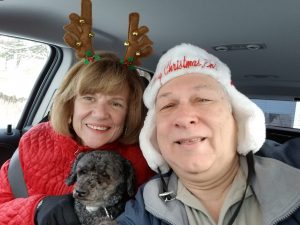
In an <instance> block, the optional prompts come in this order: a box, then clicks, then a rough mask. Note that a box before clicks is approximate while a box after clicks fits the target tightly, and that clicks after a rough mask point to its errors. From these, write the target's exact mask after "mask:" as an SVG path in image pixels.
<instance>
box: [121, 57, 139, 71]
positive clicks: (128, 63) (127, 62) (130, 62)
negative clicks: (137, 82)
mask: <svg viewBox="0 0 300 225" xmlns="http://www.w3.org/2000/svg"><path fill="white" fill-rule="evenodd" d="M120 62H121V64H123V65H126V66H127V67H128V69H130V70H134V69H136V67H135V65H134V64H133V62H134V58H133V57H128V59H127V60H124V59H121V60H120Z"/></svg>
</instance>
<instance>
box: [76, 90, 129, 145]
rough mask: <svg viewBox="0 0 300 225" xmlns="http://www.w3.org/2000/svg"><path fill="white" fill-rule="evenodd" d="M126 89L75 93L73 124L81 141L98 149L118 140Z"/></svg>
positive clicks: (121, 128)
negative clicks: (115, 91)
mask: <svg viewBox="0 0 300 225" xmlns="http://www.w3.org/2000/svg"><path fill="white" fill-rule="evenodd" d="M128 95H129V93H128V91H127V90H126V91H125V90H124V91H122V92H120V93H118V94H114V95H106V94H101V93H97V94H90V95H88V94H87V95H83V96H76V97H75V103H74V113H73V120H72V125H73V128H74V130H75V132H76V134H77V136H78V137H79V138H80V140H81V142H82V143H81V144H83V145H86V146H89V147H90V148H98V147H101V146H102V145H105V144H107V143H111V142H113V141H115V140H116V139H118V138H119V137H120V136H121V135H122V133H123V130H124V124H125V120H126V115H127V109H128Z"/></svg>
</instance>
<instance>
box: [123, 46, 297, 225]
mask: <svg viewBox="0 0 300 225" xmlns="http://www.w3.org/2000/svg"><path fill="white" fill-rule="evenodd" d="M144 102H145V105H146V106H147V107H148V109H149V111H148V115H147V118H146V120H145V123H144V127H143V129H142V131H141V134H140V145H141V148H142V151H143V154H144V156H145V158H146V160H147V162H148V164H149V166H150V167H151V168H152V169H153V170H154V171H156V172H158V173H159V174H160V176H158V177H156V178H154V179H152V180H150V181H149V182H148V183H147V184H146V185H145V186H144V187H143V188H141V190H140V192H139V193H138V194H137V196H136V201H131V202H129V203H128V204H127V207H126V210H125V212H124V214H122V215H121V216H120V217H119V218H118V219H117V222H118V224H178V225H183V224H226V225H227V224H233V223H235V224H239V225H240V224H241V225H242V224H256V225H259V224H276V223H278V224H300V222H299V221H300V189H299V188H298V187H299V185H300V170H298V169H296V168H293V167H291V166H288V165H286V164H283V163H282V162H280V161H277V160H274V159H270V158H262V157H259V156H253V153H255V152H257V151H258V150H260V149H261V147H262V145H263V143H264V141H265V124H264V115H263V112H262V111H261V110H260V109H259V108H258V107H257V106H256V105H255V104H254V103H253V102H252V101H251V100H250V99H248V98H247V97H246V96H244V95H243V94H242V93H240V92H239V91H237V90H236V88H235V87H234V86H233V85H232V84H231V74H230V70H229V68H228V67H227V66H226V65H225V64H224V63H222V62H221V61H220V60H219V59H217V58H216V57H214V56H213V55H211V54H209V53H207V52H206V51H204V50H203V49H200V48H198V47H196V46H193V45H190V44H181V45H178V46H175V47H174V48H172V49H170V50H169V51H168V52H167V53H165V54H164V55H163V56H162V57H161V59H160V61H159V63H158V65H157V69H156V72H155V74H154V77H153V78H152V81H151V82H150V84H149V86H148V87H147V89H146V91H145V93H144ZM298 164H300V162H298ZM298 166H299V165H298ZM162 174H164V176H163V175H162ZM279 222H280V223H279Z"/></svg>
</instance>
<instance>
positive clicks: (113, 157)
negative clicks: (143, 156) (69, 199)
mask: <svg viewBox="0 0 300 225" xmlns="http://www.w3.org/2000/svg"><path fill="white" fill-rule="evenodd" d="M66 183H67V184H68V185H72V184H74V183H75V185H74V189H73V197H74V198H75V212H76V214H77V216H78V218H79V220H80V222H81V224H82V225H96V224H97V225H99V224H115V223H114V222H113V219H114V218H116V217H117V216H118V215H119V214H120V213H121V212H123V211H124V207H125V203H126V200H128V198H130V197H132V196H133V195H134V192H135V188H134V187H135V175H134V169H133V167H132V165H131V163H130V161H128V160H127V159H125V158H123V157H122V156H121V155H119V154H118V153H116V152H113V151H102V150H96V151H91V152H85V153H80V154H79V155H78V156H77V158H76V160H75V161H74V163H73V167H72V170H71V173H70V175H69V176H68V178H67V180H66ZM105 221H111V222H112V223H109V222H105Z"/></svg>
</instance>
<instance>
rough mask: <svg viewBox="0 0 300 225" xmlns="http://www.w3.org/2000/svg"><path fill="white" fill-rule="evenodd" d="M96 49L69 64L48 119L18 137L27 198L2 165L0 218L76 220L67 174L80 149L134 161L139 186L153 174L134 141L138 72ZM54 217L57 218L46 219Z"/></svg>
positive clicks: (140, 112) (139, 116)
mask: <svg viewBox="0 0 300 225" xmlns="http://www.w3.org/2000/svg"><path fill="white" fill-rule="evenodd" d="M99 55H100V57H101V59H100V60H98V61H97V60H95V61H94V62H90V63H88V64H87V65H86V64H84V62H83V61H82V60H81V61H79V62H78V63H76V64H75V65H74V66H73V67H72V68H71V69H70V71H69V72H68V74H67V75H66V77H65V79H64V81H63V83H62V84H61V86H60V88H59V89H58V91H57V93H56V97H55V99H54V102H53V108H52V110H51V115H50V122H46V123H41V124H38V125H36V126H35V127H33V128H32V129H31V130H29V131H28V132H27V133H26V134H24V136H23V137H22V139H21V141H20V144H19V156H20V162H21V166H22V170H23V173H24V179H25V182H26V186H27V189H28V195H29V196H28V198H16V199H15V198H14V197H13V194H12V192H11V189H10V184H9V181H8V179H7V171H8V167H9V161H7V162H6V163H5V164H4V165H3V167H2V168H1V171H0V180H1V183H0V224H6V225H7V224H19V225H22V224H24V225H25V224H26V225H29V224H32V225H33V224H34V219H35V217H36V219H37V221H36V223H37V224H44V222H41V221H48V222H47V224H58V222H59V224H79V223H78V220H77V218H76V216H75V214H74V212H73V202H72V197H71V196H70V195H68V194H69V193H71V192H72V187H69V186H67V185H66V184H65V179H66V177H67V175H68V173H69V171H70V169H71V164H72V162H73V160H74V159H75V157H76V155H77V154H78V153H80V152H84V151H91V150H94V149H103V150H112V151H116V152H118V153H120V154H121V155H123V156H124V157H125V158H127V159H129V160H130V161H131V162H132V164H133V166H134V168H135V172H136V180H137V187H138V186H139V185H140V184H142V183H143V182H144V181H146V179H147V178H148V177H149V176H151V175H152V172H151V171H150V169H149V168H148V166H147V163H146V162H145V160H144V158H143V156H142V153H141V151H140V149H139V147H138V145H137V142H138V135H139V131H140V128H141V126H142V121H143V119H144V113H145V110H144V107H143V104H142V93H143V86H144V85H143V82H142V80H141V79H142V78H141V77H140V76H139V75H138V72H137V71H136V70H135V69H134V70H132V69H128V67H127V66H126V65H122V64H121V63H120V60H119V59H118V57H116V56H115V55H114V54H112V53H102V54H101V53H100V54H99ZM58 195H60V196H58ZM57 196H58V197H57ZM42 200H43V201H42ZM38 204H39V205H41V206H40V207H39V209H38V210H37V212H36V208H37V206H38ZM58 205H59V206H58ZM51 210H52V211H51ZM49 218H50V219H49ZM52 218H53V221H56V222H53V223H51V222H49V221H50V220H51V219H52ZM45 224H46V222H45Z"/></svg>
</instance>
